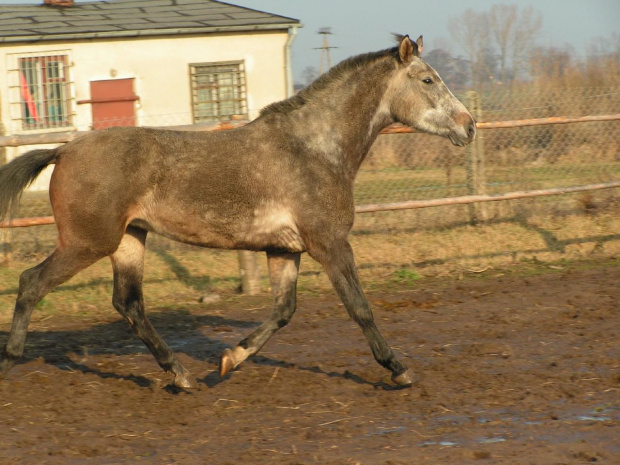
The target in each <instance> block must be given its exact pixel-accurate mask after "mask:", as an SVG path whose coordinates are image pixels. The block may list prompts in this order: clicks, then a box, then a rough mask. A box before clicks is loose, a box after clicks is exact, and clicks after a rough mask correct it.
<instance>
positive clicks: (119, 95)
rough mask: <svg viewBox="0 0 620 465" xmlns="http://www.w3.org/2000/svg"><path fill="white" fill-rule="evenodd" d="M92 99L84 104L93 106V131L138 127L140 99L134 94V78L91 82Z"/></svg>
mask: <svg viewBox="0 0 620 465" xmlns="http://www.w3.org/2000/svg"><path fill="white" fill-rule="evenodd" d="M90 98H91V100H89V101H86V102H83V103H90V104H91V105H92V112H93V129H105V128H109V127H112V126H135V125H136V100H138V98H139V97H138V96H137V95H136V94H135V92H134V79H133V78H130V79H111V80H106V81H91V83H90ZM80 103H82V102H80Z"/></svg>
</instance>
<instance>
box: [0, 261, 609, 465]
mask: <svg viewBox="0 0 620 465" xmlns="http://www.w3.org/2000/svg"><path fill="white" fill-rule="evenodd" d="M618 283H620V267H618V266H604V267H593V268H590V269H585V270H584V269H570V268H566V269H563V270H559V269H558V270H555V272H553V273H551V274H543V275H538V276H530V277H515V276H507V275H504V276H499V277H498V276H490V277H485V278H478V279H469V280H468V279H465V280H463V281H456V280H451V281H446V280H439V279H437V280H432V279H428V280H424V281H423V283H422V284H419V285H418V284H416V285H415V286H409V287H405V286H402V287H391V288H390V289H389V290H386V291H383V292H372V293H369V294H368V297H369V300H370V301H371V302H372V303H373V305H374V308H375V316H376V319H377V321H378V324H379V327H380V329H381V330H382V332H383V334H384V336H385V337H386V338H387V339H388V341H389V342H390V343H391V345H392V346H393V348H394V349H395V351H397V352H398V353H399V354H400V356H401V358H402V359H403V360H404V361H406V363H407V364H408V365H409V366H411V367H413V368H415V370H416V372H417V373H418V374H419V376H420V381H419V383H418V384H417V385H415V386H414V387H412V388H408V389H397V388H395V387H394V386H392V385H391V383H390V381H389V373H387V372H386V371H384V370H383V369H382V368H381V367H379V366H378V365H377V364H376V363H375V361H374V360H373V359H372V356H371V354H370V351H369V349H368V347H367V345H366V342H365V341H364V339H363V337H362V334H361V331H360V330H359V329H358V328H357V327H356V326H355V324H354V323H353V322H351V321H350V320H349V319H348V318H347V317H346V312H345V310H344V309H343V308H342V306H341V304H340V303H339V301H338V300H337V299H336V297H335V296H333V295H332V293H325V295H323V296H320V297H313V296H311V295H303V294H302V295H301V296H300V297H299V308H298V312H297V314H296V315H295V318H294V319H293V321H292V323H291V324H290V325H289V326H288V327H286V328H284V329H282V330H281V331H280V332H279V333H278V334H277V335H276V336H274V338H273V339H272V340H271V341H270V342H269V343H268V344H267V345H266V346H265V348H264V349H263V351H262V352H261V353H260V354H259V356H257V357H255V358H254V359H252V360H249V361H247V362H246V363H245V364H244V365H243V366H241V367H240V368H239V369H238V370H236V371H235V372H233V373H232V374H231V375H230V376H228V377H227V378H226V379H223V380H220V379H219V377H218V375H217V373H216V369H217V359H218V356H219V354H220V353H221V351H222V350H223V349H224V348H225V347H229V346H233V345H234V344H235V343H236V342H237V341H239V340H240V339H242V338H243V336H244V335H246V334H247V333H249V332H250V331H251V330H252V328H254V327H256V325H257V324H258V323H259V322H260V321H261V320H263V319H264V318H265V317H266V316H267V315H268V313H269V312H270V309H269V307H270V299H269V297H268V296H261V297H258V298H243V299H241V300H239V299H232V300H231V299H226V298H224V299H222V300H220V301H218V302H214V303H210V304H205V303H202V304H199V303H196V304H193V305H179V306H177V307H168V308H166V307H164V305H165V302H161V303H159V305H162V306H161V307H157V303H156V304H155V305H153V304H151V307H155V308H151V310H150V313H149V314H150V316H151V320H152V321H153V323H154V325H155V326H156V327H157V328H158V329H159V330H160V332H161V333H162V335H163V336H164V338H165V339H166V340H167V341H168V342H169V344H170V345H171V346H172V347H173V348H174V349H175V350H176V352H177V353H178V354H179V357H180V359H181V361H182V362H183V363H184V364H185V366H186V367H187V368H189V369H190V370H191V371H192V373H193V374H194V375H195V376H196V377H197V378H198V380H199V385H200V386H199V389H197V390H195V391H192V392H184V391H179V390H176V389H174V388H172V387H171V386H170V385H169V384H168V383H169V382H170V378H169V377H167V376H166V375H165V374H163V373H162V372H161V371H160V370H159V367H158V366H157V365H156V363H155V361H154V359H153V357H152V356H151V355H150V354H149V353H147V351H146V349H145V348H144V347H143V346H142V344H141V343H140V341H138V340H137V339H136V338H135V337H134V336H133V334H132V333H131V332H130V331H129V330H128V329H127V327H126V325H125V323H124V322H122V321H120V319H119V318H118V317H117V316H116V314H115V313H114V312H113V311H112V310H111V311H110V313H109V317H101V316H98V317H96V318H95V317H93V318H80V319H71V318H69V317H63V316H61V315H53V316H50V317H44V318H42V317H40V316H38V317H37V316H35V318H34V320H33V323H32V324H31V332H30V333H29V336H28V341H27V347H26V356H25V358H24V363H22V364H20V365H18V366H16V367H15V368H14V369H13V370H12V371H11V372H10V373H9V375H8V376H7V377H6V378H5V379H4V380H3V381H2V382H0V463H2V464H13V463H15V464H17V463H19V464H47V463H49V464H63V465H65V464H79V463H89V464H113V463H131V464H133V463H149V464H166V463H183V464H188V465H191V464H222V465H223V464H228V465H232V464H239V463H244V464H291V465H293V464H295V465H303V464H314V463H319V464H332V465H335V464H339V465H340V464H343V465H346V464H362V465H371V464H380V465H405V464H467V463H499V464H537V465H539V464H540V465H545V464H573V463H575V464H577V463H587V462H596V463H603V464H618V463H620V428H619V426H620V395H619V394H620V343H619V342H618V341H619V340H620V339H619V338H618V335H619V331H620V330H619V328H620V312H619V302H620V288H619V286H618ZM147 299H148V296H147ZM8 329H9V326H8V325H6V324H5V325H2V326H0V344H4V341H5V340H6V337H7V332H8Z"/></svg>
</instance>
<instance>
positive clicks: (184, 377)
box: [174, 372, 198, 389]
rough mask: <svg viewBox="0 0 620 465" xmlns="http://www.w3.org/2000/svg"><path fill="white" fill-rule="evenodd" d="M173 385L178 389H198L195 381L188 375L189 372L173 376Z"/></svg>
mask: <svg viewBox="0 0 620 465" xmlns="http://www.w3.org/2000/svg"><path fill="white" fill-rule="evenodd" d="M174 385H175V386H176V387H178V388H180V389H196V388H198V383H197V382H196V379H195V378H194V377H193V376H192V375H190V374H189V372H185V373H177V374H176V375H175V376H174Z"/></svg>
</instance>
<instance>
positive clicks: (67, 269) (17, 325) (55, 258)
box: [0, 247, 105, 377]
mask: <svg viewBox="0 0 620 465" xmlns="http://www.w3.org/2000/svg"><path fill="white" fill-rule="evenodd" d="M104 256H105V254H103V255H97V254H96V253H95V252H92V251H86V250H81V249H77V248H73V247H58V248H57V249H56V250H55V251H54V252H53V253H52V255H50V256H49V257H47V258H46V259H45V260H44V261H43V262H41V263H39V264H38V265H37V266H35V267H33V268H30V269H28V270H26V271H24V272H23V273H22V274H21V276H20V278H19V291H18V294H17V300H16V301H15V312H14V313H13V322H12V324H11V332H10V334H9V339H8V341H7V343H6V345H5V346H4V348H3V349H2V352H1V353H0V377H2V376H3V375H4V374H5V373H6V372H7V371H8V370H10V369H11V367H12V366H13V365H15V362H17V360H19V359H20V358H21V356H22V354H23V353H24V344H25V342H26V332H27V331H28V324H29V323H30V317H31V315H32V311H33V310H34V308H35V306H36V305H37V303H38V302H39V301H40V300H41V299H42V298H43V297H44V296H45V295H46V294H47V293H48V292H49V291H51V290H52V289H54V288H55V287H56V286H59V285H60V284H62V283H64V282H65V281H67V280H68V279H69V278H71V277H72V276H74V275H75V274H76V273H78V272H79V271H81V270H83V269H84V268H86V267H88V266H89V265H91V264H92V263H94V262H96V261H97V260H98V259H100V258H102V257H104Z"/></svg>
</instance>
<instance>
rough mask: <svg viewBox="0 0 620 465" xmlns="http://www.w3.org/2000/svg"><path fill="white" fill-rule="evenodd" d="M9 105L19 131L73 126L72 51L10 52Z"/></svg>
mask: <svg viewBox="0 0 620 465" xmlns="http://www.w3.org/2000/svg"><path fill="white" fill-rule="evenodd" d="M8 58H9V70H8V71H9V105H10V107H11V111H10V113H11V119H12V120H13V121H14V122H15V123H16V124H18V125H19V126H20V129H19V131H24V132H32V131H39V132H40V131H48V130H67V129H69V128H72V127H73V119H74V98H73V79H72V73H71V65H72V63H71V57H70V54H69V51H67V50H58V51H49V52H31V53H18V54H10V55H8Z"/></svg>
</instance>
